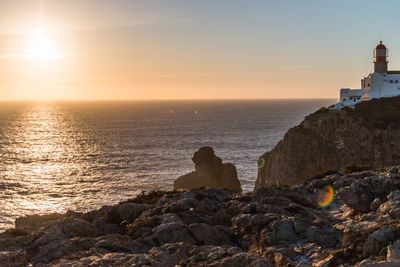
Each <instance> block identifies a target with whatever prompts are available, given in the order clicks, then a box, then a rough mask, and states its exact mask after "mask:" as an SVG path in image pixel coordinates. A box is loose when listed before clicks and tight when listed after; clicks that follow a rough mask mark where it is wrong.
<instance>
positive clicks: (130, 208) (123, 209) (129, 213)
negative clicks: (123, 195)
mask: <svg viewBox="0 0 400 267" xmlns="http://www.w3.org/2000/svg"><path fill="white" fill-rule="evenodd" d="M152 207H153V206H152V205H146V204H137V203H122V204H121V205H118V206H116V207H113V208H111V210H110V211H109V212H108V213H107V214H106V220H107V221H108V222H113V223H118V224H119V223H121V222H122V221H124V220H126V221H127V222H132V221H133V220H134V219H136V218H137V217H138V216H139V215H140V214H141V213H142V212H144V211H146V210H148V209H150V208H152Z"/></svg>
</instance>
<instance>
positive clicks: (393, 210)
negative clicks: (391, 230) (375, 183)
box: [379, 190, 400, 219]
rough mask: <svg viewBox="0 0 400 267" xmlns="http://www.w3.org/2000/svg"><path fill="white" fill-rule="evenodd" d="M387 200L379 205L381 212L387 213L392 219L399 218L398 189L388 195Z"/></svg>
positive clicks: (399, 200) (399, 194) (399, 199)
mask: <svg viewBox="0 0 400 267" xmlns="http://www.w3.org/2000/svg"><path fill="white" fill-rule="evenodd" d="M387 198H388V201H387V202H385V203H383V204H382V205H380V207H379V210H380V212H381V214H388V215H389V216H390V217H391V218H393V219H400V191H398V190H397V191H393V192H391V193H390V194H389V195H388V197H387Z"/></svg>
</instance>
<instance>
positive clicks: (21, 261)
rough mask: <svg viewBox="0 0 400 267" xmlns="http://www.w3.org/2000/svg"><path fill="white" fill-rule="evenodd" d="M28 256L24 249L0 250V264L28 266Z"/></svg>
mask: <svg viewBox="0 0 400 267" xmlns="http://www.w3.org/2000/svg"><path fill="white" fill-rule="evenodd" d="M28 263H29V261H28V256H27V255H26V252H25V251H5V252H0V266H21V267H23V266H28Z"/></svg>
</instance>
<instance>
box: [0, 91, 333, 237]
mask: <svg viewBox="0 0 400 267" xmlns="http://www.w3.org/2000/svg"><path fill="white" fill-rule="evenodd" d="M333 102H334V100H332V99H331V100H259V101H250V100H249V101H233V100H232V101H135V102H54V103H34V102H21V103H0V231H1V230H4V229H7V228H10V227H12V226H13V224H14V220H15V218H16V217H19V216H22V215H26V214H34V213H38V214H45V213H49V212H64V211H67V210H68V209H71V210H77V211H87V210H90V209H93V208H98V207H100V206H102V205H107V204H113V203H117V202H119V201H121V200H124V199H127V198H131V197H134V196H136V195H137V194H139V193H140V192H142V191H149V190H157V189H162V190H170V189H172V185H173V181H174V179H176V178H177V177H178V176H179V175H183V174H185V173H187V172H189V171H192V170H193V169H194V165H193V164H192V161H191V157H192V155H193V153H194V152H195V151H196V150H197V149H198V148H200V147H201V146H212V147H214V150H215V152H216V154H217V155H218V156H220V157H221V158H222V160H223V161H224V162H232V163H234V164H235V165H236V167H237V169H238V174H239V178H240V180H241V183H242V187H243V189H244V190H245V191H250V190H252V189H253V187H254V182H255V179H256V176H257V158H258V157H259V156H260V155H261V154H263V153H264V152H266V151H267V150H270V149H271V148H273V146H274V145H275V144H276V143H277V142H278V141H279V140H280V139H281V138H282V137H283V135H284V133H285V132H286V131H287V130H288V129H289V128H291V127H293V126H295V125H296V124H298V123H299V122H300V121H301V120H302V119H303V118H304V116H305V115H307V114H309V113H311V112H313V111H315V110H317V109H318V108H319V107H321V106H327V105H329V104H332V103H333Z"/></svg>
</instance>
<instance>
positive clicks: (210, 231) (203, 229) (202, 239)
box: [189, 223, 233, 245]
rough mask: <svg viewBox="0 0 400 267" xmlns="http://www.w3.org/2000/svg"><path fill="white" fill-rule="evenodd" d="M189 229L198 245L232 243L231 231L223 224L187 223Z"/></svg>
mask: <svg viewBox="0 0 400 267" xmlns="http://www.w3.org/2000/svg"><path fill="white" fill-rule="evenodd" d="M189 231H190V232H191V234H192V235H193V237H194V238H195V239H196V240H197V244H199V245H233V233H232V231H231V230H230V229H229V228H227V227H224V226H211V225H208V224H205V223H193V224H191V225H189Z"/></svg>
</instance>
